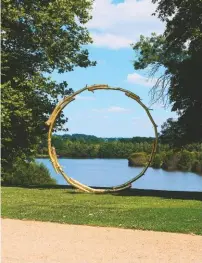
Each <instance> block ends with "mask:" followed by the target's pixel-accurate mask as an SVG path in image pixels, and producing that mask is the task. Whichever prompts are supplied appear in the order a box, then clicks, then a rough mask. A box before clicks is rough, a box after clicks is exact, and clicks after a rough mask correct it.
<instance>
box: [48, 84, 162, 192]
mask: <svg viewBox="0 0 202 263" xmlns="http://www.w3.org/2000/svg"><path fill="white" fill-rule="evenodd" d="M86 90H87V91H91V92H94V91H95V90H116V91H121V92H123V93H125V95H126V96H127V97H129V98H132V99H133V100H135V101H136V102H137V103H138V104H139V105H140V106H142V108H143V109H144V110H145V112H146V113H147V116H148V117H149V119H150V121H151V123H152V125H153V128H154V133H155V139H154V142H153V147H152V152H151V154H150V157H149V160H148V162H147V164H146V166H145V167H144V168H143V170H142V171H141V172H140V173H139V174H138V175H136V176H135V177H134V178H132V179H131V180H129V181H127V182H125V183H123V184H121V185H118V186H114V187H111V188H107V189H103V188H100V189H99V188H96V189H95V188H92V187H89V186H87V185H84V184H82V183H80V182H78V181H77V180H75V179H73V178H71V177H69V176H68V175H67V174H66V173H65V172H64V171H63V169H62V167H61V166H60V164H59V162H58V159H57V155H56V151H55V148H54V147H52V144H51V137H52V130H53V126H54V123H55V121H56V119H57V117H58V115H59V114H60V112H61V111H62V110H63V109H64V108H65V106H67V105H68V104H69V103H70V102H72V101H74V100H75V96H77V95H78V94H80V93H82V92H83V91H86ZM150 110H151V109H148V108H147V107H146V106H145V105H144V104H143V103H142V102H141V99H140V97H139V96H137V95H136V94H134V93H132V92H131V91H128V90H125V89H122V88H119V87H115V88H113V87H110V86H108V85H104V84H99V85H92V86H86V87H85V88H83V89H80V90H79V91H76V92H75V93H74V94H72V95H70V96H67V97H64V99H63V100H61V101H60V102H59V103H58V105H57V106H56V107H55V109H54V110H53V112H52V114H51V115H50V117H49V119H48V121H47V122H46V125H48V126H49V131H48V153H49V156H50V159H51V162H52V164H53V167H54V169H55V171H56V172H57V173H61V175H62V176H63V177H64V179H65V180H66V181H67V183H68V184H70V185H72V186H73V187H75V188H77V189H79V190H81V191H83V192H87V193H110V192H118V191H122V190H125V189H128V188H130V187H131V184H132V183H133V182H135V181H136V180H138V179H139V178H140V177H142V176H143V175H144V174H145V172H146V171H147V169H148V167H149V166H150V164H151V162H152V160H153V158H154V156H155V153H156V149H157V142H158V134H157V125H156V124H155V122H154V120H153V118H152V116H151V114H150V112H149V111H150Z"/></svg>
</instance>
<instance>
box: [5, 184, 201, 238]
mask: <svg viewBox="0 0 202 263" xmlns="http://www.w3.org/2000/svg"><path fill="white" fill-rule="evenodd" d="M2 217H4V218H18V219H28V220H30V219H31V220H40V221H52V222H60V223H68V224H86V225H97V226H115V227H122V228H134V229H145V230H156V231H169V232H181V233H194V234H200V235H202V203H201V202H200V201H195V200H179V199H164V198H159V197H139V196H115V195H92V194H83V193H76V192H74V191H71V190H66V189H25V188H9V187H2Z"/></svg>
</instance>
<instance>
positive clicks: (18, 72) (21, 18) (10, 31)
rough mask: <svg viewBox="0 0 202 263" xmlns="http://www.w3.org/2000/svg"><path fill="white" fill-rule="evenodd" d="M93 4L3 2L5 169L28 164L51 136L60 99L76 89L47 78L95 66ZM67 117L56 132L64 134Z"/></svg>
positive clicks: (86, 1) (73, 0)
mask: <svg viewBox="0 0 202 263" xmlns="http://www.w3.org/2000/svg"><path fill="white" fill-rule="evenodd" d="M91 5H92V1H91V0H82V1H78V0H50V1H47V0H40V1H39V0H23V1H21V0H3V1H2V41H1V45H2V159H3V167H4V168H5V167H7V166H10V165H12V163H13V161H14V160H15V159H16V158H17V157H20V158H21V159H27V158H28V157H30V156H32V155H33V154H34V152H35V150H36V145H37V144H38V142H39V141H40V140H41V138H42V136H43V134H45V133H46V131H47V128H46V127H45V124H44V123H45V121H46V120H47V117H48V115H49V114H50V113H51V111H52V110H53V108H54V106H55V104H56V103H57V102H58V98H59V97H61V96H65V95H68V94H70V93H71V92H72V89H70V88H68V85H67V83H66V82H62V83H56V82H54V81H52V80H51V79H50V78H49V77H48V76H47V73H48V74H50V73H52V72H53V71H55V72H59V73H63V72H66V71H72V70H73V69H74V68H75V67H88V66H92V65H95V62H91V61H90V60H89V54H88V51H87V49H85V48H84V45H87V44H89V43H91V42H92V40H91V38H90V36H89V32H88V30H87V29H86V28H85V26H84V25H85V23H86V22H88V20H89V19H90V18H91V17H90V14H89V12H90V10H91ZM65 121H66V119H65V118H64V116H63V114H61V115H60V119H59V120H58V121H57V123H56V126H57V128H58V129H62V124H63V123H64V122H65Z"/></svg>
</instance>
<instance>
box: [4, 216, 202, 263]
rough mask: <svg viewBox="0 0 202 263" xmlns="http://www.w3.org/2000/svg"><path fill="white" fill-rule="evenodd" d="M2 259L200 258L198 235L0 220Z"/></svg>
mask: <svg viewBox="0 0 202 263" xmlns="http://www.w3.org/2000/svg"><path fill="white" fill-rule="evenodd" d="M1 224H2V263H4V262H5V263H63V262H64V263H66V262H70V263H91V262H92V263H105V262H106V263H115V262H120V263H135V262H142V263H143V262H144V263H147V262H154V263H158V262H163V263H164V262H165V263H166V262H169V263H170V262H172V263H174V262H176V263H181V262H183V263H190V262H193V263H201V262H202V236H196V235H188V234H176V233H166V232H154V231H141V230H130V229H119V228H110V227H107V228H106V227H91V226H82V225H67V224H59V223H51V222H39V221H24V220H15V219H1Z"/></svg>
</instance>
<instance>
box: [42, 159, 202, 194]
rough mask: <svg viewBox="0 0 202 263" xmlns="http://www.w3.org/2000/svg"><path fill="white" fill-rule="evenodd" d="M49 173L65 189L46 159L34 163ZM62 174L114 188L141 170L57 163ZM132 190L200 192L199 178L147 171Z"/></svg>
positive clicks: (121, 164)
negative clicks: (39, 164) (44, 167)
mask: <svg viewBox="0 0 202 263" xmlns="http://www.w3.org/2000/svg"><path fill="white" fill-rule="evenodd" d="M37 161H38V162H42V163H43V164H45V166H46V167H47V168H48V169H49V171H50V173H51V176H52V177H53V178H55V179H56V180H57V183H58V184H61V185H63V184H64V185H66V184H67V183H66V181H65V180H64V179H63V177H62V175H60V174H57V173H56V172H55V170H54V168H53V166H52V164H51V162H50V160H49V159H37ZM59 162H60V164H61V166H62V167H63V169H64V170H65V172H66V173H67V174H68V175H69V176H70V177H72V178H74V179H76V180H78V181H80V182H81V183H84V184H87V185H90V186H100V187H108V186H115V185H119V184H122V183H124V182H125V181H127V180H130V179H131V178H132V177H134V176H136V175H137V174H138V173H139V172H140V171H141V170H142V168H139V167H138V168H137V167H129V166H128V160H125V159H59ZM132 188H138V189H153V190H174V191H200V192H202V176H201V175H197V174H194V173H191V172H181V171H172V172H167V171H164V170H162V169H153V168H149V169H148V170H147V172H146V174H145V175H143V177H141V178H140V179H138V181H136V182H134V183H133V185H132Z"/></svg>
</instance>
